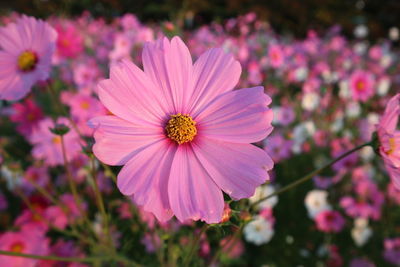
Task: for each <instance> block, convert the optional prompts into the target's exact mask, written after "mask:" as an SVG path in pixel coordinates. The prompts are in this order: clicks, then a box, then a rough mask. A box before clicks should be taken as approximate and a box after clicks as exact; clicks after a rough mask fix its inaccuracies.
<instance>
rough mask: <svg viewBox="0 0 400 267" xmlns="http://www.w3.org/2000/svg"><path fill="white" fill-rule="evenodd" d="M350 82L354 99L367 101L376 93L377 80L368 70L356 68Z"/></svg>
mask: <svg viewBox="0 0 400 267" xmlns="http://www.w3.org/2000/svg"><path fill="white" fill-rule="evenodd" d="M349 82H350V90H351V93H352V97H353V99H354V100H359V101H362V102H365V101H367V100H368V99H370V98H371V97H372V96H373V95H374V94H375V88H374V86H375V80H374V77H373V76H372V74H371V73H370V72H368V71H364V70H356V71H355V72H353V74H352V75H351V76H350V81H349Z"/></svg>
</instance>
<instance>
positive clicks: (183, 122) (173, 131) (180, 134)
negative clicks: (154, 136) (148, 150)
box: [165, 113, 197, 145]
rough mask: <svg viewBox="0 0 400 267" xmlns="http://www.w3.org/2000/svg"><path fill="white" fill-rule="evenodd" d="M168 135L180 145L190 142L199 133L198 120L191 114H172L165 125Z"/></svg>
mask: <svg viewBox="0 0 400 267" xmlns="http://www.w3.org/2000/svg"><path fill="white" fill-rule="evenodd" d="M165 130H166V131H167V136H168V137H169V138H170V139H172V140H174V141H175V142H177V143H178V144H179V145H181V144H183V143H186V142H190V141H192V140H193V138H194V137H195V136H196V134H197V129H196V122H195V121H194V120H193V119H192V117H190V116H189V115H184V114H181V113H178V114H176V115H171V118H170V119H169V121H168V123H167V126H166V127H165Z"/></svg>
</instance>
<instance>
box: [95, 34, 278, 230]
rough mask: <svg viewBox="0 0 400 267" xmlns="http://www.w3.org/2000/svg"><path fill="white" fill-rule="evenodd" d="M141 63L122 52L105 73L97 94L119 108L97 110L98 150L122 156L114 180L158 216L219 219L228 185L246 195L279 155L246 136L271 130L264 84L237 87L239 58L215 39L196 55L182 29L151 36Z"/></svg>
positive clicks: (104, 156)
mask: <svg viewBox="0 0 400 267" xmlns="http://www.w3.org/2000/svg"><path fill="white" fill-rule="evenodd" d="M142 58H143V66H144V71H142V70H140V69H139V68H138V67H137V66H135V65H134V64H133V63H131V62H130V61H127V60H124V61H121V62H120V63H116V64H114V65H112V66H111V71H110V72H111V74H110V76H111V77H110V79H108V80H104V81H101V82H100V83H99V86H98V92H99V97H100V100H101V102H102V103H103V104H104V105H105V106H106V108H107V109H108V110H110V111H111V112H112V113H113V114H114V116H102V117H96V118H94V119H92V120H91V121H90V122H89V124H90V125H91V126H92V127H93V128H96V129H97V130H96V132H95V134H94V137H95V139H96V143H95V145H94V147H93V152H94V153H95V155H96V156H97V157H98V158H99V159H100V160H101V161H103V162H104V163H106V164H109V165H125V166H124V167H123V168H122V170H121V172H120V173H119V175H118V183H117V184H118V188H119V189H120V191H121V192H122V193H123V194H125V195H128V196H132V199H133V200H134V201H135V202H136V204H138V205H140V206H143V208H144V209H145V210H146V211H150V212H152V213H154V214H155V216H156V217H157V218H158V219H159V220H161V221H166V220H168V219H170V218H171V217H172V216H173V215H174V214H175V215H176V217H177V218H178V219H179V220H180V221H181V222H183V221H185V220H187V219H193V220H199V219H201V220H204V221H206V222H207V223H217V222H219V221H221V219H222V215H223V210H224V199H223V194H222V191H224V192H225V193H227V194H228V195H230V196H231V197H232V198H234V199H241V198H247V197H250V196H252V195H253V194H254V191H255V188H256V187H257V186H259V185H261V184H262V183H264V182H265V180H266V179H268V173H267V171H268V170H271V169H272V167H273V162H272V160H271V158H270V157H269V156H268V154H267V153H266V152H265V151H263V150H262V149H260V148H258V147H256V146H253V145H251V144H249V143H252V142H258V141H261V140H263V139H264V138H265V137H266V136H268V135H269V133H270V132H271V131H272V126H271V121H272V117H273V115H272V111H271V110H270V109H269V108H268V105H269V104H270V103H271V99H270V98H269V97H268V96H267V95H266V94H264V90H263V87H261V86H259V87H254V88H246V89H241V90H235V91H232V89H233V87H234V86H235V85H236V84H237V82H238V80H239V76H240V74H241V67H240V64H239V63H238V62H237V61H235V60H234V59H233V58H232V56H231V55H229V54H226V53H224V51H223V50H222V49H217V48H215V49H210V50H208V51H207V52H205V53H204V54H202V55H201V56H200V57H199V58H198V59H197V61H196V62H195V63H194V64H193V63H192V58H191V55H190V53H189V50H188V49H187V47H186V45H185V44H184V43H183V42H182V40H181V39H180V38H179V37H174V38H173V39H172V40H171V41H169V40H168V39H167V38H164V39H160V40H158V41H157V42H151V43H146V44H145V46H144V50H143V54H142Z"/></svg>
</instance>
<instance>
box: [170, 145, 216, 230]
mask: <svg viewBox="0 0 400 267" xmlns="http://www.w3.org/2000/svg"><path fill="white" fill-rule="evenodd" d="M168 195H169V202H170V204H171V208H172V210H173V212H174V214H175V216H176V217H177V218H178V220H179V221H181V222H183V221H185V220H188V219H193V220H199V219H201V220H204V221H206V222H207V223H218V222H220V221H221V219H222V214H223V209H224V199H223V195H222V191H221V190H220V189H219V188H218V186H217V185H216V184H215V183H214V181H213V180H212V178H211V177H210V175H209V174H208V173H207V171H206V170H205V168H204V167H203V166H202V164H201V163H200V161H199V160H198V159H197V158H196V156H195V154H194V153H193V151H192V148H191V147H190V145H181V146H179V148H178V150H177V152H176V154H175V158H174V161H173V162H172V168H171V175H170V177H169V182H168Z"/></svg>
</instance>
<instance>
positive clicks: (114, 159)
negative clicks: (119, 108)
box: [88, 116, 165, 165]
mask: <svg viewBox="0 0 400 267" xmlns="http://www.w3.org/2000/svg"><path fill="white" fill-rule="evenodd" d="M88 124H89V126H90V127H91V128H94V129H96V132H95V134H94V138H95V139H96V143H95V144H94V146H93V153H94V154H95V155H96V157H97V158H98V159H100V160H101V161H102V162H104V163H106V164H108V165H123V164H125V163H126V162H127V161H128V160H129V159H130V158H131V157H133V155H134V154H136V153H137V150H138V149H140V148H142V147H146V146H148V145H149V144H152V143H154V142H158V141H159V140H162V139H164V138H165V135H164V133H163V129H162V128H161V127H154V126H149V125H140V124H134V123H132V122H129V121H125V120H123V119H120V118H118V117H116V116H101V117H96V118H93V119H91V120H90V121H89V122H88Z"/></svg>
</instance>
